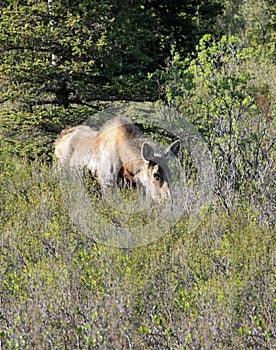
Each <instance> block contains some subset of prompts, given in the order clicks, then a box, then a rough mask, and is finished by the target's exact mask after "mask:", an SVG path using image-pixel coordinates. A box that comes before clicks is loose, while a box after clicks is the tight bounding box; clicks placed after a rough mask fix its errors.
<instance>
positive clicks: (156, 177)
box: [153, 173, 161, 182]
mask: <svg viewBox="0 0 276 350" xmlns="http://www.w3.org/2000/svg"><path fill="white" fill-rule="evenodd" d="M153 177H154V179H155V180H156V181H158V182H161V177H160V175H159V174H157V173H155V174H153Z"/></svg>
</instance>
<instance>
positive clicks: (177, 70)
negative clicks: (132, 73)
mask: <svg viewBox="0 0 276 350" xmlns="http://www.w3.org/2000/svg"><path fill="white" fill-rule="evenodd" d="M273 72H274V73H275V65H274V64H273V61H272V59H271V56H270V55H268V54H266V55H264V54H263V53H262V51H261V50H259V51H256V50H253V49H250V48H244V47H242V45H241V41H240V40H239V39H238V38H235V37H226V36H223V37H222V38H221V40H219V41H215V40H213V39H212V38H211V36H210V35H206V36H204V37H203V38H202V40H201V41H200V44H199V46H198V47H197V52H196V56H195V58H187V59H181V57H180V56H179V55H178V54H177V53H173V56H172V59H171V61H170V62H169V64H168V68H167V71H166V72H164V73H163V79H164V81H165V84H164V93H165V96H166V99H167V101H168V103H169V104H170V105H173V106H175V107H176V108H178V109H179V111H180V112H181V113H182V114H183V115H184V116H185V117H186V118H187V119H188V120H190V121H191V122H192V123H193V124H194V125H195V126H196V127H197V128H198V130H199V131H200V132H201V134H202V136H203V137H204V139H205V141H206V143H207V145H208V148H209V150H210V151H211V153H212V157H213V161H214V163H215V165H216V173H217V188H216V192H217V195H218V197H219V198H220V200H221V202H222V204H223V206H224V207H225V208H226V210H227V211H228V212H229V213H230V212H232V211H235V210H236V208H237V205H240V204H241V202H242V203H247V205H249V206H250V207H252V208H254V209H255V210H256V211H258V212H259V214H260V219H261V220H267V221H273V217H274V216H273V212H274V208H275V204H276V203H275V198H273V193H274V192H275V166H274V165H275V136H276V135H275V130H276V128H275V101H276V96H275V91H276V89H275V81H274V80H273V78H272V77H273Z"/></svg>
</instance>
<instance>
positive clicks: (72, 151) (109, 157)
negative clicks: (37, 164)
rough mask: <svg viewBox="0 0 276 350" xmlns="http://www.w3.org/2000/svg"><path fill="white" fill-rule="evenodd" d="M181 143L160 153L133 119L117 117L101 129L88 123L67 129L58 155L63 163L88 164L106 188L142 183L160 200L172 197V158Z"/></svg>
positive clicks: (58, 147) (57, 146) (151, 195)
mask: <svg viewBox="0 0 276 350" xmlns="http://www.w3.org/2000/svg"><path fill="white" fill-rule="evenodd" d="M179 146H180V143H179V141H178V142H174V143H173V144H172V145H171V146H170V147H169V148H168V149H167V150H166V151H165V152H164V153H163V154H161V155H159V154H157V153H156V152H155V150H154V147H153V146H152V145H150V144H149V143H148V142H146V141H145V140H144V139H143V138H142V136H141V133H140V130H139V129H138V128H137V127H136V126H135V125H134V124H133V123H132V122H131V121H130V120H129V119H127V118H123V117H117V118H114V119H111V120H110V121H108V122H107V123H105V124H104V126H103V127H102V128H101V130H100V131H94V130H92V129H91V128H90V127H88V126H84V125H80V126H76V127H73V128H70V129H68V130H64V131H63V132H62V133H61V136H60V138H59V139H58V140H57V142H56V149H55V155H56V157H57V158H58V159H59V160H60V162H61V164H65V162H66V161H67V162H69V164H70V166H73V167H77V168H81V167H87V168H88V169H89V170H90V172H91V174H92V176H93V177H96V178H97V179H98V182H99V185H100V187H101V188H102V189H105V188H108V187H112V186H116V185H117V186H121V187H136V186H138V187H139V188H144V190H145V192H146V193H147V194H148V195H149V196H150V197H151V198H153V199H156V198H159V197H162V198H168V197H170V169H169V166H168V160H169V158H170V156H171V155H172V153H174V154H175V155H176V154H177V153H178V150H179Z"/></svg>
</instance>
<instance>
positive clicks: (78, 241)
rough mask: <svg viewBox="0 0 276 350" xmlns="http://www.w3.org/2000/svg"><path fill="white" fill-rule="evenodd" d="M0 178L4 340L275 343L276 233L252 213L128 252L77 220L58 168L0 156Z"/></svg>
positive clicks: (13, 343)
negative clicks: (99, 238)
mask: <svg viewBox="0 0 276 350" xmlns="http://www.w3.org/2000/svg"><path fill="white" fill-rule="evenodd" d="M0 181H1V210H0V214H1V217H0V222H1V241H0V295H1V298H0V344H1V348H2V349H30V348H33V349H46V348H58V349H61V348H67V349H80V348H81V349H93V348H101V349H123V348H126V349H127V348H133V349H143V348H147V349H191V348H201V349H214V348H216V349H257V348H270V349H272V348H273V346H274V345H275V334H276V330H275V324H276V322H275V314H276V313H275V300H274V297H275V285H274V281H273V272H274V269H275V234H274V232H273V230H272V229H270V228H269V227H268V226H267V225H260V224H258V222H257V220H256V214H255V213H254V212H251V213H250V212H249V211H247V212H244V211H242V210H239V211H236V213H235V214H231V215H229V216H227V215H225V214H224V213H223V211H218V210H213V211H210V212H209V213H208V214H207V215H206V216H205V219H204V221H203V222H202V224H201V225H200V226H198V228H197V229H196V230H195V231H193V232H191V231H190V230H187V222H186V221H185V219H183V220H180V221H179V222H178V223H177V224H176V225H175V226H174V227H172V229H171V230H170V232H167V233H166V234H165V235H164V237H163V238H162V239H159V240H158V241H157V242H154V243H153V244H151V245H148V246H144V247H140V248H133V249H131V250H125V249H118V248H115V247H112V246H105V245H103V244H95V243H94V242H93V241H92V240H91V239H90V238H89V237H88V236H87V235H86V234H85V233H84V232H82V231H80V230H79V229H78V228H77V227H75V226H74V224H73V223H72V222H71V220H70V218H69V216H68V214H67V212H66V209H65V206H64V201H63V196H62V193H61V187H60V184H59V175H58V173H57V172H56V171H55V170H54V169H53V167H52V166H50V165H47V164H44V163H43V162H41V161H34V162H30V161H29V160H28V161H27V160H22V159H19V158H16V157H10V158H3V157H2V158H1V172H0ZM98 201H99V203H98V205H99V206H100V205H101V201H100V199H98ZM145 234H147V232H145ZM92 235H93V233H92Z"/></svg>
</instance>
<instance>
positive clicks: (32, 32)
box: [0, 0, 276, 350]
mask: <svg viewBox="0 0 276 350" xmlns="http://www.w3.org/2000/svg"><path fill="white" fill-rule="evenodd" d="M274 42H275V4H274V2H273V1H270V0H269V1H264V0H249V1H242V0H241V1H230V0H223V1H210V2H206V1H199V2H197V4H195V3H194V2H193V1H185V2H175V3H174V4H172V2H171V1H161V2H160V1H158V2H157V1H142V2H141V1H126V2H124V3H122V4H121V3H120V4H114V2H113V1H101V2H99V1H96V2H93V1H92V2H91V1H81V0H79V1H69V0H66V1H65V0H64V1H63V0H61V1H57V0H55V1H47V2H46V1H32V0H24V1H21V0H20V1H13V0H5V1H2V2H1V4H0V53H1V62H0V103H1V107H0V147H1V149H0V184H1V192H0V227H1V241H0V348H1V349H94V348H95V349H97V348H99V349H116V350H117V349H254V350H255V349H273V348H275V346H276V328H275V324H276V319H275V314H276V310H275V306H276V302H275V292H276V283H275V265H276V260H275V259H276V244H275V243H276V242H275V207H276V203H275V193H276V189H275V105H276V104H275V101H276V98H275V91H276V86H275V83H276V82H275V76H276V72H275V56H274V54H275V51H274V50H275V47H274V45H275V43H274ZM159 98H160V99H161V100H162V102H163V103H166V104H167V105H168V106H170V107H173V108H175V109H177V110H178V111H179V115H180V116H183V118H185V119H186V120H188V121H190V122H191V123H192V124H193V125H194V126H195V127H196V129H197V130H198V131H199V133H200V134H201V135H202V137H203V139H204V140H205V142H206V144H207V146H208V149H209V151H210V153H211V156H212V160H213V164H214V168H215V170H216V182H215V188H214V194H213V200H212V203H210V205H209V206H208V208H207V209H206V208H205V209H206V213H205V216H204V217H203V218H202V221H201V222H200V223H199V224H198V225H197V226H196V227H195V229H194V230H191V229H190V226H189V225H190V222H191V220H192V218H191V217H189V215H187V213H186V215H183V217H182V218H181V219H180V220H179V221H178V222H176V223H175V224H174V225H173V226H172V227H171V229H170V230H168V232H164V235H163V236H162V237H161V238H159V239H158V241H156V242H154V243H152V244H151V245H148V246H144V247H137V248H133V249H119V248H114V247H112V246H108V245H104V244H95V242H94V241H93V240H92V239H91V235H87V233H86V232H84V231H82V230H80V228H79V227H77V226H76V225H74V223H73V222H72V220H71V219H70V216H69V215H68V211H67V209H68V208H66V203H65V201H64V198H65V197H64V193H62V186H61V185H60V177H59V173H58V172H57V170H56V168H55V167H54V166H53V164H52V155H53V145H54V140H55V139H56V137H57V136H58V134H59V132H60V131H61V130H62V129H63V128H64V127H66V126H71V125H76V124H79V123H82V122H83V120H85V119H87V118H88V117H90V116H91V115H93V114H94V113H95V112H97V111H99V110H101V109H103V108H105V107H106V106H109V105H110V104H111V103H112V102H113V101H144V100H151V101H155V100H157V99H159ZM177 122H181V120H178V121H177ZM146 124H147V123H145V129H146ZM151 132H152V130H151ZM190 156H191V155H190V154H189V153H187V152H186V150H185V149H183V161H184V163H185V166H187V165H189V164H190V165H191V168H190V170H189V169H187V171H188V172H190V178H189V177H188V179H187V180H188V181H189V180H191V181H193V180H194V179H195V178H196V175H195V174H194V173H193V171H194V170H196V169H194V168H193V162H192V160H191V159H190V158H189V157H190ZM101 205H104V204H101V201H100V200H99V202H98V206H99V208H100V206H101ZM104 211H106V208H104V207H103V212H104ZM94 234H95V236H97V234H98V232H95V233H94ZM144 234H145V235H147V232H144ZM92 237H93V235H92Z"/></svg>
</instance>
